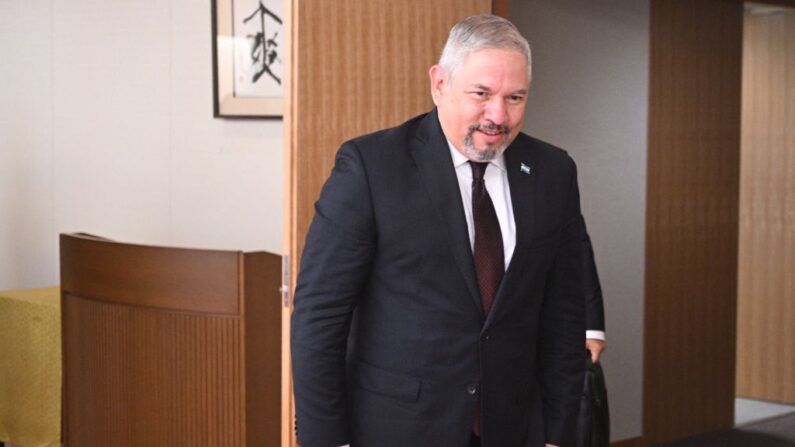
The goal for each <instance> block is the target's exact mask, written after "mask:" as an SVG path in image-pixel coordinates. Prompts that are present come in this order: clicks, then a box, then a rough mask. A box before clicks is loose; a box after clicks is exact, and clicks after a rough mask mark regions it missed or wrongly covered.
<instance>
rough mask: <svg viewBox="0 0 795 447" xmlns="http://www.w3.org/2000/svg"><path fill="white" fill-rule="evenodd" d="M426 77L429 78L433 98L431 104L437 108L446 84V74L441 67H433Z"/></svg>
mask: <svg viewBox="0 0 795 447" xmlns="http://www.w3.org/2000/svg"><path fill="white" fill-rule="evenodd" d="M428 76H430V78H431V97H432V98H433V103H434V104H436V106H437V107H438V106H439V103H440V102H441V101H442V96H443V95H444V88H445V85H446V84H447V73H445V71H444V69H443V68H442V67H440V66H438V65H434V66H433V67H431V69H430V70H429V71H428Z"/></svg>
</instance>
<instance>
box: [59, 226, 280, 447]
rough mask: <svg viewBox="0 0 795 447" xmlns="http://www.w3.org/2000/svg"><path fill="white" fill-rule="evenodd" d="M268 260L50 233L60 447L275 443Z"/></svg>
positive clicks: (273, 263) (276, 382)
mask: <svg viewBox="0 0 795 447" xmlns="http://www.w3.org/2000/svg"><path fill="white" fill-rule="evenodd" d="M230 264H231V265H230ZM280 264H281V257H280V256H277V255H273V254H269V253H264V252H258V253H245V254H243V253H240V252H234V251H207V250H191V249H178V248H170V247H153V246H138V245H131V244H122V243H118V242H112V241H107V240H101V239H97V238H94V237H87V236H82V235H61V267H62V270H61V280H62V287H61V292H62V298H61V311H62V334H63V361H64V369H63V371H64V401H65V420H64V435H65V445H66V446H67V447H68V446H84V445H114V446H126V445H169V446H190V445H225V446H226V445H228V446H243V445H246V446H261V445H266V444H269V443H274V444H278V443H279V430H278V428H279V426H280V423H281V421H280V414H281V413H280V408H279V407H280V404H279V395H280V390H279V388H280V385H281V383H280V377H279V372H280V371H281V362H280V352H279V343H280V340H279V339H280V328H279V322H280V318H281V314H280V312H279V307H280V299H279V293H278V284H279V273H280ZM218 266H220V268H213V267H218ZM195 268H197V269H198V270H199V271H198V272H197V271H195V270H194V269H195ZM131 270H132V271H131ZM142 272H146V274H143V273H142ZM114 278H116V279H117V280H114ZM119 278H122V279H123V280H118V279H119ZM196 278H198V280H196V281H194V279H196ZM219 284H223V286H219ZM205 286H206V287H205ZM193 296H196V297H199V298H200V299H199V300H196V302H193V300H192V299H191V297H193ZM191 304H193V305H194V306H195V308H194V309H190V306H191ZM230 313H231V314H230ZM247 421H248V422H249V423H250V424H247ZM263 421H265V422H263Z"/></svg>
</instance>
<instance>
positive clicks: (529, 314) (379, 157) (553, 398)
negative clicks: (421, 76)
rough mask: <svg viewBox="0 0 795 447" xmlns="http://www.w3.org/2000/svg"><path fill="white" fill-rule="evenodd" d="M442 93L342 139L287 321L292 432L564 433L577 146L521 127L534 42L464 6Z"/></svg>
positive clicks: (578, 234)
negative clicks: (394, 121) (376, 128)
mask: <svg viewBox="0 0 795 447" xmlns="http://www.w3.org/2000/svg"><path fill="white" fill-rule="evenodd" d="M430 81H431V94H432V97H433V100H434V103H435V104H436V108H435V109H434V110H433V111H431V112H430V113H428V114H426V115H421V116H419V117H416V118H414V119H411V120H409V121H408V122H406V123H404V124H402V125H401V126H398V127H396V128H392V129H387V130H384V131H381V132H376V133H374V134H371V135H366V136H363V137H359V138H356V139H354V140H352V141H349V142H347V143H345V144H343V146H342V148H341V149H340V150H339V152H338V154H337V157H336V163H335V166H334V169H333V171H332V173H331V176H330V177H329V179H328V181H327V182H326V184H325V186H324V187H323V190H322V192H321V196H320V199H319V200H318V202H317V204H316V213H315V218H314V220H313V222H312V225H311V227H310V230H309V233H308V235H307V239H306V248H305V251H304V254H303V259H302V264H301V272H300V275H299V277H298V287H297V289H296V294H295V311H294V313H293V319H292V358H293V378H294V387H295V399H296V419H297V421H296V429H297V432H298V442H299V444H301V445H302V446H303V447H336V446H341V445H346V444H350V445H351V446H353V447H362V446H363V447H370V446H376V447H384V446H386V447H389V446H400V447H406V446H412V447H413V446H434V447H448V446H449V447H467V446H470V445H482V446H484V447H513V446H532V447H537V446H543V445H544V444H545V443H547V445H561V446H567V445H573V443H574V435H575V432H576V412H577V408H578V403H579V396H580V393H581V390H582V384H583V380H584V376H583V373H584V363H583V355H584V352H583V345H582V343H583V333H584V332H585V324H584V310H583V309H584V299H583V289H582V287H583V286H582V282H581V275H582V260H581V256H582V250H581V247H582V222H581V221H582V218H581V216H580V205H579V192H578V188H577V178H576V169H575V165H574V162H573V161H572V160H571V159H570V158H569V157H568V156H567V155H566V153H565V152H563V151H562V150H560V149H557V148H555V147H553V146H550V145H548V144H546V143H543V142H541V141H539V140H536V139H533V138H531V137H529V136H527V135H524V134H520V132H519V130H520V129H521V127H522V123H523V120H524V111H525V103H526V100H527V94H528V89H529V85H530V49H529V46H528V44H527V41H526V40H525V39H524V38H523V37H522V36H521V35H520V34H519V32H518V31H517V30H516V28H515V27H514V26H513V25H512V24H511V23H510V22H508V21H506V20H504V19H501V18H499V17H495V16H473V17H469V18H467V19H465V20H463V21H462V22H460V23H458V24H457V25H455V26H454V27H453V29H452V30H451V31H450V36H449V38H448V41H447V44H446V45H445V48H444V50H443V52H442V55H441V58H440V60H439V64H438V65H435V66H433V67H432V68H431V69H430Z"/></svg>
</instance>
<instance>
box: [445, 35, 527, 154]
mask: <svg viewBox="0 0 795 447" xmlns="http://www.w3.org/2000/svg"><path fill="white" fill-rule="evenodd" d="M430 76H431V94H432V96H433V102H434V103H435V104H436V107H437V109H438V111H439V121H440V123H441V125H442V130H443V131H444V134H445V136H446V137H447V139H448V140H450V142H451V143H453V146H455V147H456V149H458V150H459V151H460V152H461V153H462V154H464V156H465V157H467V158H468V159H470V160H473V161H489V160H491V159H493V158H494V157H496V156H497V155H499V154H500V153H502V151H504V150H505V148H507V147H508V145H510V144H511V142H513V140H514V139H515V138H516V136H517V135H518V134H519V131H520V130H521V127H522V124H523V122H524V110H525V104H526V100H527V91H528V88H529V81H528V73H527V60H526V59H525V57H524V56H523V55H522V54H521V53H519V52H518V51H514V50H504V49H484V50H478V51H475V52H472V53H469V55H468V56H467V58H466V60H464V63H463V64H461V65H460V66H459V68H458V69H457V70H456V71H455V73H454V76H453V78H452V82H448V79H449V78H448V73H445V71H444V70H443V69H442V68H441V67H439V66H438V65H435V66H433V67H431V71H430Z"/></svg>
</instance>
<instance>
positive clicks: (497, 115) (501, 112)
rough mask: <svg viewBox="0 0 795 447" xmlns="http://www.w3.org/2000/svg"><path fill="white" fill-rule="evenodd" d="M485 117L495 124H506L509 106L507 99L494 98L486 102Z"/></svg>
mask: <svg viewBox="0 0 795 447" xmlns="http://www.w3.org/2000/svg"><path fill="white" fill-rule="evenodd" d="M483 117H484V118H485V119H487V120H489V121H491V122H492V123H494V124H497V125H500V126H502V125H504V124H505V123H506V122H507V121H508V108H507V107H506V106H505V101H503V100H502V98H497V97H495V98H492V99H491V101H489V102H488V103H487V104H486V110H485V111H484V114H483Z"/></svg>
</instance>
